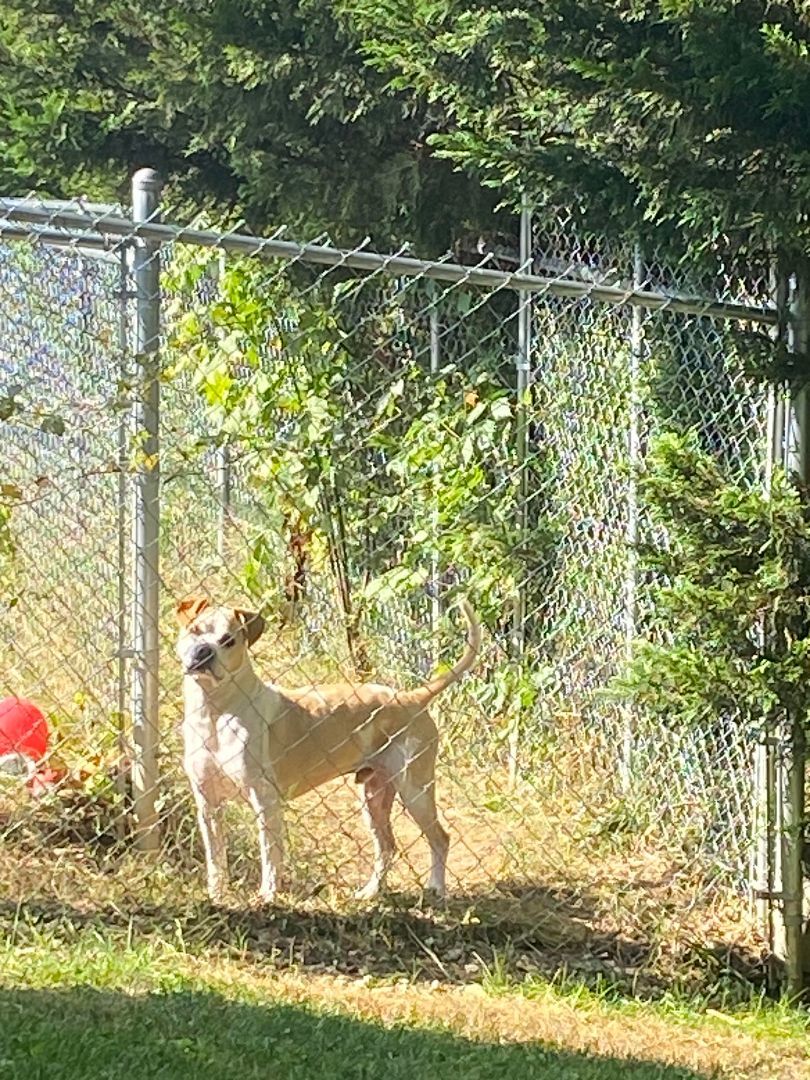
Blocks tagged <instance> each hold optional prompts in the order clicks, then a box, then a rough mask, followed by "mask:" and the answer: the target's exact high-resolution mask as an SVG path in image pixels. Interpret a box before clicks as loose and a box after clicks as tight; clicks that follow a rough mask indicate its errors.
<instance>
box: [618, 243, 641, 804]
mask: <svg viewBox="0 0 810 1080" xmlns="http://www.w3.org/2000/svg"><path fill="white" fill-rule="evenodd" d="M633 288H634V289H636V290H639V289H643V288H644V257H643V255H642V251H641V246H640V244H636V246H635V249H634V251H633ZM630 318H631V323H630V371H629V384H630V385H629V394H628V422H627V464H628V470H629V477H628V482H627V521H626V524H625V544H626V547H627V554H626V560H627V561H626V564H625V579H624V648H625V659H626V660H627V661H628V662H629V661H630V660H631V659H632V655H633V643H634V642H635V639H636V614H637V606H638V478H637V472H638V466H639V463H640V441H639V422H640V419H641V396H640V392H639V375H640V372H641V359H642V349H643V342H642V319H643V316H642V311H641V308H639V307H633V308H632V311H631V316H630ZM635 727H636V724H635V710H634V708H633V706H632V705H626V706H625V715H624V731H623V733H622V750H621V760H620V763H619V781H620V783H621V787H622V791H623V792H624V794H625V795H629V794H630V793H631V792H632V791H633V790H634V783H633V753H634V749H635Z"/></svg>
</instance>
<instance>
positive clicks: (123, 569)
mask: <svg viewBox="0 0 810 1080" xmlns="http://www.w3.org/2000/svg"><path fill="white" fill-rule="evenodd" d="M131 250H132V249H131V248H130V247H129V246H128V245H124V246H123V247H122V248H121V252H120V255H119V263H118V379H119V385H120V388H121V389H120V393H121V394H122V395H126V397H125V399H124V400H122V401H120V402H119V409H120V412H119V415H118V438H117V443H118V445H117V451H118V484H117V492H116V494H117V506H116V532H117V539H118V552H117V558H118V590H117V595H116V602H117V605H118V610H117V611H116V616H115V621H116V630H117V635H118V643H117V644H118V648H117V650H116V706H117V714H118V715H117V723H118V730H117V733H116V734H117V743H118V767H117V768H116V772H115V786H116V790H117V792H118V795H119V797H120V799H121V805H122V806H124V805H125V803H126V791H127V776H126V773H125V771H124V767H123V762H124V761H126V759H127V757H128V754H129V746H128V742H127V720H126V715H127V682H128V675H129V670H128V662H129V660H130V659H131V658H132V651H131V649H130V647H129V619H128V614H127V580H126V576H127V565H128V558H127V547H128V543H129V540H130V537H129V512H128V501H129V482H128V480H127V473H128V471H129V425H130V419H131V416H130V413H131V409H132V403H131V397H130V390H129V379H130V370H129V368H130V365H129V323H130V318H131V316H130V309H129V301H130V264H129V260H130V252H131ZM116 828H117V830H118V831H119V834H120V837H121V838H123V836H124V834H125V831H126V820H125V817H124V816H120V817H118V818H117V819H116Z"/></svg>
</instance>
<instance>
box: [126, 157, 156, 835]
mask: <svg viewBox="0 0 810 1080" xmlns="http://www.w3.org/2000/svg"><path fill="white" fill-rule="evenodd" d="M160 190H161V181H160V177H159V176H158V174H157V173H156V172H155V171H154V170H153V169H141V170H140V171H139V172H137V173H136V174H135V176H134V177H133V179H132V220H133V222H134V223H135V224H138V223H141V222H147V221H150V222H154V221H156V220H158V212H159V206H160ZM160 247H161V245H160V242H159V241H154V240H144V239H139V240H138V242H137V243H136V245H135V246H134V249H133V260H132V275H133V284H134V290H135V325H134V360H135V370H134V373H133V374H134V387H133V409H132V416H133V425H134V432H133V440H134V450H135V459H136V472H135V493H134V495H135V497H134V514H133V547H134V567H133V571H134V573H133V576H134V592H135V594H134V598H133V607H132V648H133V667H132V742H133V762H132V788H133V800H134V811H135V822H136V828H137V843H138V847H139V848H140V849H141V850H142V851H155V850H157V848H158V847H159V844H160V836H159V831H158V818H157V810H156V800H157V789H158V765H157V756H158V744H159V726H158V708H159V693H160V682H159V675H160V668H159V660H160V636H159V635H160V631H159V613H160V578H159V558H158V551H159V542H160V442H159V428H160V356H159V346H160Z"/></svg>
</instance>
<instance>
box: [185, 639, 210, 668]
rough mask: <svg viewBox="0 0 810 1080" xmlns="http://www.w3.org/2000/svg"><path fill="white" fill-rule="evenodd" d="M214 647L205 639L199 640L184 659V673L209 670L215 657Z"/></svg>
mask: <svg viewBox="0 0 810 1080" xmlns="http://www.w3.org/2000/svg"><path fill="white" fill-rule="evenodd" d="M216 655H217V652H216V649H215V648H214V646H213V645H209V644H208V643H207V642H205V641H201V642H199V644H197V645H195V646H194V648H193V649H192V650H191V652H190V653H189V655H188V659H187V660H186V675H200V674H202V673H203V672H205V671H210V670H211V665H212V664H213V663H214V660H215V659H216Z"/></svg>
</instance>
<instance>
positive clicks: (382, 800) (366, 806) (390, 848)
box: [355, 769, 396, 900]
mask: <svg viewBox="0 0 810 1080" xmlns="http://www.w3.org/2000/svg"><path fill="white" fill-rule="evenodd" d="M358 779H359V780H360V781H361V783H362V785H363V786H362V789H361V792H360V801H361V804H362V807H363V817H364V818H365V821H366V824H367V825H368V828H369V831H370V832H371V839H372V841H373V843H374V869H373V870H372V873H371V877H370V878H369V879H368V881H367V883H366V884H365V885H364V886H363V888H362V889H360V890H358V892H357V893H356V894H355V895H356V897H357V899H358V900H373V899H374V897H375V896H377V895H378V894H379V892H380V890H381V889H383V888H385V879H386V877H387V876H388V868H389V867H390V865H391V861H392V859H393V857H394V852H395V850H396V844H395V842H394V832H393V829H392V828H391V807H392V806H393V804H394V786H393V784H392V783H391V778H390V777H389V776H388V774H387V773H385V772H383V771H382V770H379V769H371V770H362V772H361V774H360V775H359V776H358Z"/></svg>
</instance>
